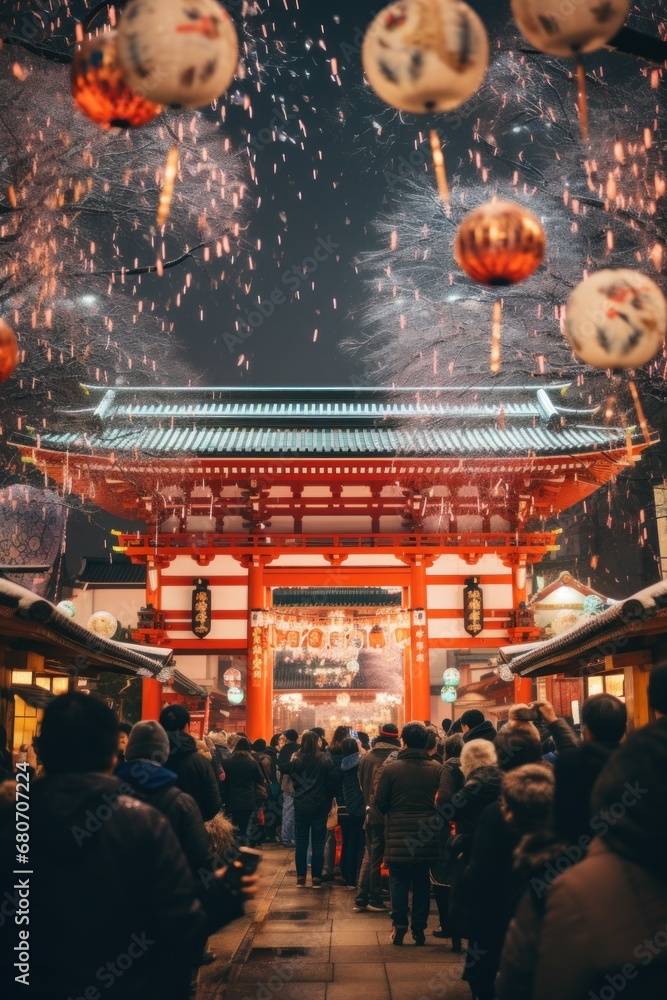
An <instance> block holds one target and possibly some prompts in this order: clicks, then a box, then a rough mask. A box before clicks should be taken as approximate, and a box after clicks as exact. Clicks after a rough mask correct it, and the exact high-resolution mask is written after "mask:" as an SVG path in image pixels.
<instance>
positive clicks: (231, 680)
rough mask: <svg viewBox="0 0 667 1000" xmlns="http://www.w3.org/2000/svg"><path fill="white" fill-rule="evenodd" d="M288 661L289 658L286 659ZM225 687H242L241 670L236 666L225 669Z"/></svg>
mask: <svg viewBox="0 0 667 1000" xmlns="http://www.w3.org/2000/svg"><path fill="white" fill-rule="evenodd" d="M285 662H288V661H287V658H286V660H285ZM222 679H223V681H224V684H225V687H240V686H241V671H240V670H237V669H236V667H230V668H229V670H225V672H224V674H223V675H222Z"/></svg>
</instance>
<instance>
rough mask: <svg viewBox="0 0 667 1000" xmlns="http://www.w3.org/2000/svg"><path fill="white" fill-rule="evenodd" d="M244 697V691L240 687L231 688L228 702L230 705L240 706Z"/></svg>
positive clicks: (228, 693)
mask: <svg viewBox="0 0 667 1000" xmlns="http://www.w3.org/2000/svg"><path fill="white" fill-rule="evenodd" d="M244 697H245V695H244V694H243V691H242V690H241V688H238V687H230V689H229V691H228V692H227V701H228V702H229V704H230V705H240V704H241V702H242V701H243V699H244Z"/></svg>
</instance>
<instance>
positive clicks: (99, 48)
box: [71, 31, 162, 128]
mask: <svg viewBox="0 0 667 1000" xmlns="http://www.w3.org/2000/svg"><path fill="white" fill-rule="evenodd" d="M117 43H118V34H117V32H115V31H111V32H106V33H105V34H104V35H98V36H97V37H96V38H89V39H87V40H86V41H85V42H83V43H82V44H81V45H79V46H78V48H77V50H76V52H75V54H74V62H73V63H72V73H71V84H72V97H73V98H74V103H75V104H76V106H77V108H78V109H79V111H82V112H83V113H84V115H87V116H88V118H90V119H92V121H94V122H96V123H97V124H98V125H101V126H102V128H112V127H116V128H136V127H138V126H139V125H145V124H146V123H147V122H150V121H152V120H153V118H155V116H156V115H159V114H160V112H161V111H162V108H161V106H160V105H159V104H154V103H153V102H152V101H148V100H146V98H144V97H141V96H140V95H139V94H135V93H133V92H132V91H131V90H130V88H129V87H128V85H127V83H126V81H125V74H124V73H123V70H122V69H121V67H120V64H119V62H118V44H117Z"/></svg>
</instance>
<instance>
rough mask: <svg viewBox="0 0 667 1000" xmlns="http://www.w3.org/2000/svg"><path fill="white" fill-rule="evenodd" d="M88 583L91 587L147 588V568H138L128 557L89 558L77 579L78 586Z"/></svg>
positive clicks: (85, 560) (86, 559) (84, 562)
mask: <svg viewBox="0 0 667 1000" xmlns="http://www.w3.org/2000/svg"><path fill="white" fill-rule="evenodd" d="M83 583H87V584H88V585H89V586H91V587H122V586H125V587H145V585H146V567H145V566H136V565H135V564H134V563H133V562H132V561H131V560H130V559H128V558H127V556H119V555H115V556H114V557H113V561H111V560H110V559H109V558H108V557H107V558H106V559H105V558H101V559H100V558H93V557H90V556H87V557H86V558H85V559H84V560H83V565H82V567H81V569H80V570H79V573H78V574H77V577H76V584H77V585H79V584H83Z"/></svg>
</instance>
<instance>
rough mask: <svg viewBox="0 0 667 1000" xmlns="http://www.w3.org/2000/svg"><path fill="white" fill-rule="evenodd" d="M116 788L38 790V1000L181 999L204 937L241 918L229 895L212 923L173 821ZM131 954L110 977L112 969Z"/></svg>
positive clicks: (42, 783) (88, 778)
mask: <svg viewBox="0 0 667 1000" xmlns="http://www.w3.org/2000/svg"><path fill="white" fill-rule="evenodd" d="M119 787H120V786H119V782H118V780H117V779H116V778H113V777H108V776H106V775H102V774H93V773H88V774H64V775H55V776H53V777H45V778H40V779H39V780H38V781H35V783H34V785H33V786H32V789H31V820H32V824H31V840H30V847H31V854H30V860H31V867H33V868H34V870H35V871H36V872H39V877H38V878H37V877H36V878H34V879H33V880H32V882H31V899H30V904H31V910H30V926H29V930H30V945H31V953H32V954H33V955H34V956H35V958H33V960H32V962H31V974H30V987H29V988H28V989H27V990H26V996H27V995H29V996H30V1000H67V998H68V997H81V996H85V995H86V990H88V991H89V992H90V987H94V988H96V989H97V990H98V991H99V993H100V994H103V995H104V997H105V998H107V997H108V998H109V1000H146V998H147V997H160V998H163V1000H185V998H187V997H188V995H189V987H190V979H191V970H192V968H193V967H194V966H195V965H196V963H197V960H198V956H199V955H200V954H201V949H202V947H203V945H204V942H205V939H206V936H207V934H208V933H210V932H212V931H213V929H214V927H215V926H222V925H223V924H224V923H225V922H228V921H229V920H230V919H234V918H235V917H236V916H239V915H240V914H241V912H242V908H241V906H240V904H236V903H232V901H231V899H230V897H228V896H226V905H225V907H223V908H222V909H221V910H220V911H219V912H218V913H214V911H213V908H211V910H210V912H209V913H208V917H209V918H210V919H209V920H207V914H206V913H205V912H204V909H203V908H202V905H201V903H200V902H199V900H198V899H197V895H196V893H195V885H194V881H193V878H192V874H191V872H190V868H189V866H188V863H187V860H186V858H185V855H184V854H183V851H182V850H181V848H180V845H179V843H178V840H177V838H176V835H175V834H174V832H173V830H172V829H171V826H170V824H169V822H168V820H167V819H166V818H165V817H164V816H162V815H161V814H160V813H158V812H157V811H156V810H155V809H153V808H152V807H151V806H149V805H146V804H145V803H143V802H139V801H138V800H137V799H136V798H130V797H129V796H125V795H119ZM3 888H4V887H3ZM223 910H224V915H223V913H222V911H223ZM12 926H13V925H12ZM16 929H18V928H16ZM128 955H129V956H130V958H131V959H132V960H131V961H130V964H129V965H127V964H126V962H127V959H126V958H123V964H122V965H121V966H117V965H116V966H115V967H116V968H122V969H123V973H122V975H121V976H119V975H118V973H117V972H116V973H115V974H114V973H113V972H112V971H111V970H110V969H109V965H108V963H111V964H112V966H113V965H114V963H115V962H116V961H117V959H118V958H119V957H120V956H128ZM12 961H13V959H12ZM3 971H4V970H3ZM10 974H11V977H12V981H13V978H14V976H15V975H16V971H15V970H14V971H11V973H10ZM4 981H8V980H4Z"/></svg>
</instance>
